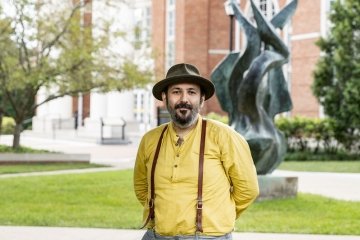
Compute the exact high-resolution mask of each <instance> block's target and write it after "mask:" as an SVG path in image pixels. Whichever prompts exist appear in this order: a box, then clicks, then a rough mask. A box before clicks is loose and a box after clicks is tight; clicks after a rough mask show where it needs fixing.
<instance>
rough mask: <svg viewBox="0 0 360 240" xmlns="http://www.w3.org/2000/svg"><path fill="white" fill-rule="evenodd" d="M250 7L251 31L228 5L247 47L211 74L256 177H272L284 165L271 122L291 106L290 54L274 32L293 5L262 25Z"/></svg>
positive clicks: (282, 143)
mask: <svg viewBox="0 0 360 240" xmlns="http://www.w3.org/2000/svg"><path fill="white" fill-rule="evenodd" d="M250 2H251V7H252V11H253V14H254V19H255V21H256V26H257V27H255V26H254V25H253V24H251V23H250V22H249V21H248V20H247V19H246V18H245V17H244V15H243V14H242V12H241V10H240V8H239V6H238V5H237V4H236V3H231V6H232V8H233V10H234V13H235V17H236V20H237V21H238V22H239V25H240V26H241V27H242V29H243V30H244V33H245V36H246V40H247V45H246V49H245V51H243V53H242V54H241V53H239V52H230V53H229V54H228V55H227V56H226V57H225V58H224V59H223V60H222V61H221V62H220V63H219V64H218V65H217V66H216V68H215V69H214V71H213V72H212V74H211V80H212V81H213V83H214V84H215V88H216V94H217V97H218V99H219V102H220V105H221V107H222V108H223V110H224V111H226V112H227V113H228V115H229V125H231V126H232V127H233V128H234V129H235V130H236V131H237V132H239V133H241V134H242V135H243V136H244V137H245V138H246V140H247V141H248V143H249V145H250V149H251V153H252V156H253V159H254V162H255V166H256V170H257V173H258V174H266V173H271V172H272V171H273V170H274V169H275V168H276V167H277V166H278V165H279V164H280V163H281V162H282V160H283V158H284V155H285V153H286V143H285V138H284V136H283V134H282V133H281V132H280V131H279V130H278V129H276V127H275V124H274V117H275V115H276V114H278V113H282V112H285V111H289V110H291V108H292V102H291V98H290V95H289V91H288V87H287V83H286V81H285V77H284V74H283V70H282V65H284V64H285V63H286V62H287V61H288V57H289V50H288V48H287V47H286V46H285V44H284V43H283V41H282V40H281V38H280V37H279V35H278V33H277V32H276V30H275V29H276V28H279V29H283V27H284V26H285V25H286V23H287V22H288V21H289V20H290V18H291V16H292V15H293V14H294V12H295V9H296V6H297V0H293V1H292V2H290V3H289V4H288V5H287V6H285V8H283V9H282V10H281V11H280V12H279V13H278V14H276V15H275V16H274V17H273V18H272V19H271V21H270V22H269V21H267V20H266V19H265V17H264V16H263V15H262V13H261V12H260V10H259V9H258V7H257V6H256V5H255V4H254V2H253V0H251V1H250Z"/></svg>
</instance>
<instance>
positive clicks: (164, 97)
mask: <svg viewBox="0 0 360 240" xmlns="http://www.w3.org/2000/svg"><path fill="white" fill-rule="evenodd" d="M161 98H162V100H163V102H165V100H166V93H165V92H162V93H161Z"/></svg>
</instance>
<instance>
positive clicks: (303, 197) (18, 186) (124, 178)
mask: <svg viewBox="0 0 360 240" xmlns="http://www.w3.org/2000/svg"><path fill="white" fill-rule="evenodd" d="M0 193H1V194H0V213H1V214H0V225H31V226H71V227H103V228H139V227H140V225H141V222H142V207H141V205H140V204H139V203H138V201H137V200H136V198H135V195H134V193H133V187H132V170H124V171H114V172H99V173H88V174H76V175H75V174H74V175H70V174H69V175H61V177H59V176H41V177H40V176H38V177H21V178H11V179H0ZM236 226H237V231H257V232H290V233H313V234H354V235H360V228H359V226H360V202H346V201H339V200H331V199H328V198H325V197H320V196H315V195H307V194H300V195H299V196H298V197H297V198H293V199H283V200H272V201H264V202H256V203H255V204H253V205H252V206H251V207H250V208H249V209H248V210H247V211H245V212H244V214H243V216H242V217H241V218H240V220H238V221H237V224H236Z"/></svg>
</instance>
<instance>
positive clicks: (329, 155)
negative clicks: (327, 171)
mask: <svg viewBox="0 0 360 240" xmlns="http://www.w3.org/2000/svg"><path fill="white" fill-rule="evenodd" d="M354 160H357V161H359V160H360V154H356V153H349V152H345V151H338V152H335V153H333V152H324V151H321V152H317V153H314V152H313V151H309V150H306V151H291V152H287V153H286V155H285V158H284V161H301V162H302V161H354ZM358 164H359V163H358ZM359 165H360V164H359Z"/></svg>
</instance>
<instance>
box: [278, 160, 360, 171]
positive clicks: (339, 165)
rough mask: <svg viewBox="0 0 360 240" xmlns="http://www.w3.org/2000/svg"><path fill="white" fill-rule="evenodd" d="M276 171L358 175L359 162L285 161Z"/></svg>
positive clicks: (359, 169)
mask: <svg viewBox="0 0 360 240" xmlns="http://www.w3.org/2000/svg"><path fill="white" fill-rule="evenodd" d="M278 169H281V170H291V171H309V172H338V173H360V161H306V162H296V161H289V162H288V161H285V162H282V163H281V164H280V166H279V167H278Z"/></svg>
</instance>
